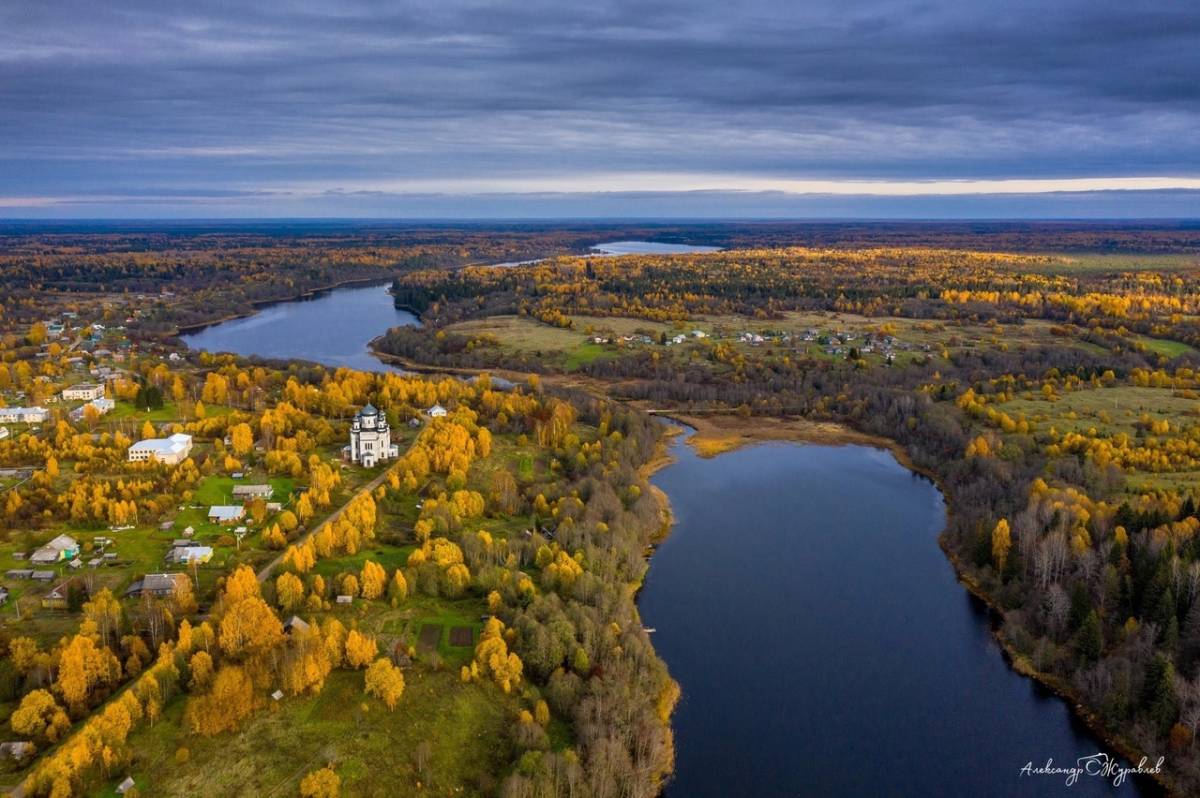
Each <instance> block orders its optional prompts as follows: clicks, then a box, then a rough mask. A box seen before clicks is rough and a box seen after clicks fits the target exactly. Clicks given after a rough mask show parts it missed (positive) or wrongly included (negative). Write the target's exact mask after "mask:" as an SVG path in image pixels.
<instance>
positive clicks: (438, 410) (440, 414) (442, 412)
mask: <svg viewBox="0 0 1200 798" xmlns="http://www.w3.org/2000/svg"><path fill="white" fill-rule="evenodd" d="M425 415H427V416H429V417H430V418H445V417H446V408H444V407H442V406H441V405H434V406H433V407H431V408H429V409H428V410H426V411H425Z"/></svg>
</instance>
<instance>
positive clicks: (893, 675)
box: [185, 286, 1154, 798]
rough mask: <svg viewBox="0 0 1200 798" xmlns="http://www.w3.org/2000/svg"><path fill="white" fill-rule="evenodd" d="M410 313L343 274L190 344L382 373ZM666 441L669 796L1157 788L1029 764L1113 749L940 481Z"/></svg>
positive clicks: (755, 450) (783, 450)
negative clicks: (1020, 619) (970, 550)
mask: <svg viewBox="0 0 1200 798" xmlns="http://www.w3.org/2000/svg"><path fill="white" fill-rule="evenodd" d="M414 323H416V319H415V317H413V316H412V314H409V313H406V312H404V311H399V310H396V309H395V308H394V307H393V305H392V298H391V296H390V295H389V294H388V293H387V290H386V287H385V286H370V287H357V288H342V289H338V290H335V291H331V292H329V293H326V294H323V295H320V296H318V297H316V298H313V299H307V300H301V301H296V302H288V303H282V304H278V305H273V306H271V307H268V308H265V309H263V310H262V311H261V312H260V313H258V314H257V315H255V316H253V317H250V318H246V319H238V320H235V321H231V322H226V323H223V324H218V325H215V326H213V327H209V328H207V329H205V330H202V331H200V332H197V333H195V334H192V335H188V336H185V340H186V341H187V343H188V345H189V346H192V347H196V348H201V349H208V350H211V351H224V352H236V353H238V354H242V355H260V356H263V357H275V358H303V359H307V360H313V361H317V362H320V363H324V364H327V365H330V366H349V367H352V368H358V369H372V370H380V369H384V368H387V366H384V365H383V364H382V363H381V362H380V361H378V360H377V359H375V358H374V357H372V356H371V355H370V353H369V352H368V351H367V348H366V345H367V342H369V341H370V340H371V339H372V338H374V337H375V336H377V335H379V334H381V333H382V332H383V331H384V330H386V329H387V328H388V327H393V326H396V325H401V324H414ZM672 446H673V451H674V454H675V456H676V458H677V459H678V462H676V463H675V464H673V465H671V466H669V467H667V468H666V469H664V470H662V471H660V472H659V473H658V474H657V475H656V477H655V482H656V483H657V484H658V485H659V486H660V487H661V488H663V490H665V491H666V492H667V495H668V496H669V497H670V499H671V504H672V507H673V509H674V512H675V517H676V526H675V528H674V530H673V531H672V533H671V536H670V538H669V539H668V540H667V541H666V542H665V543H664V544H663V546H662V547H661V548H660V549H659V551H658V552H657V553H656V554H655V556H654V558H653V561H652V563H651V568H650V574H649V578H648V580H647V582H646V586H645V588H644V589H643V591H642V593H641V596H640V598H639V604H640V607H641V611H642V614H643V617H644V620H645V623H646V624H647V625H648V626H652V627H657V631H656V632H655V634H654V637H653V639H654V644H655V647H656V648H657V649H658V651H659V652H660V653H661V655H662V657H663V658H664V659H665V660H666V662H667V665H668V666H669V667H670V669H671V673H672V675H673V676H674V677H675V678H676V679H678V680H679V682H680V684H681V685H682V688H683V699H682V701H681V702H680V705H679V708H678V710H677V713H676V715H675V719H674V724H675V742H676V748H677V755H678V759H677V765H678V772H677V775H676V778H675V781H674V782H673V783H672V785H671V786H670V787H669V788H668V798H693V797H699V798H703V797H704V796H721V797H722V798H725V797H727V796H876V795H903V796H943V795H944V796H972V797H973V798H990V796H1010V795H1016V796H1031V795H1062V796H1094V795H1112V794H1116V795H1128V796H1137V795H1152V794H1154V792H1153V791H1152V790H1150V789H1148V788H1146V789H1145V790H1143V789H1139V788H1138V787H1137V786H1134V785H1132V784H1127V785H1126V786H1124V787H1123V788H1121V789H1120V790H1113V789H1111V788H1109V787H1108V786H1107V785H1106V783H1104V782H1102V781H1101V780H1100V779H1097V778H1090V777H1088V778H1083V779H1082V780H1081V781H1080V783H1078V784H1076V785H1075V786H1074V787H1071V788H1067V787H1066V786H1064V784H1063V779H1062V777H1058V776H1054V777H1049V776H1037V777H1026V778H1021V777H1020V776H1019V772H1020V769H1021V767H1022V766H1023V765H1025V764H1026V763H1027V762H1030V761H1032V762H1034V763H1035V764H1038V765H1041V764H1044V763H1045V761H1046V760H1047V759H1048V758H1053V759H1054V762H1055V763H1057V764H1061V765H1070V764H1073V763H1074V762H1075V761H1076V760H1077V759H1078V758H1079V757H1084V756H1089V755H1093V754H1096V753H1097V752H1098V751H1102V750H1104V747H1103V745H1102V744H1101V743H1099V742H1098V741H1097V740H1095V739H1094V738H1092V737H1091V736H1090V734H1089V733H1088V732H1087V730H1086V729H1085V728H1083V727H1082V726H1081V725H1080V724H1078V723H1077V722H1075V721H1074V720H1073V718H1072V717H1071V715H1070V713H1069V712H1068V710H1067V707H1066V705H1065V704H1064V703H1063V702H1062V701H1060V700H1058V699H1057V698H1054V697H1053V696H1049V695H1047V694H1045V693H1044V692H1042V691H1041V690H1040V689H1039V688H1038V687H1037V686H1036V685H1034V683H1033V682H1031V681H1029V680H1027V679H1024V678H1022V677H1020V676H1018V675H1016V674H1015V673H1013V672H1012V671H1011V670H1010V669H1009V668H1008V666H1007V665H1006V664H1005V662H1004V660H1003V658H1002V656H1001V653H1000V651H999V649H998V648H997V646H996V644H995V642H994V641H993V640H992V637H991V634H990V632H989V627H988V623H989V620H988V616H987V614H986V612H985V611H984V610H983V609H982V608H981V607H980V606H979V605H978V604H976V603H974V602H973V601H972V600H971V599H970V598H969V596H968V595H967V593H966V591H965V590H964V589H963V588H962V587H961V586H959V585H958V584H957V582H956V581H955V579H954V574H953V571H952V569H951V567H950V564H949V563H948V562H947V561H946V558H945V557H944V556H943V554H942V552H941V550H940V549H939V548H938V546H937V535H938V533H939V532H940V530H941V529H942V526H943V512H944V510H943V506H942V501H941V498H940V496H939V494H938V491H937V490H936V489H935V488H934V486H933V485H931V484H930V483H929V482H927V481H925V480H923V479H921V478H919V477H916V476H914V475H913V474H912V473H910V472H909V471H907V470H905V469H904V468H903V467H901V466H900V465H899V464H898V463H896V461H895V460H894V459H893V458H892V457H891V455H890V454H887V453H885V452H882V451H878V450H875V449H870V448H865V447H859V446H846V447H836V448H835V447H821V446H801V445H796V444H770V445H763V446H756V447H752V448H747V449H741V450H739V451H735V452H731V453H729V454H725V455H722V456H721V457H718V458H715V459H712V460H702V459H700V458H697V457H696V456H695V455H694V454H693V453H692V452H691V450H690V449H689V448H688V447H687V446H686V445H684V444H683V443H682V438H679V439H676V441H675V442H674V443H673V444H672Z"/></svg>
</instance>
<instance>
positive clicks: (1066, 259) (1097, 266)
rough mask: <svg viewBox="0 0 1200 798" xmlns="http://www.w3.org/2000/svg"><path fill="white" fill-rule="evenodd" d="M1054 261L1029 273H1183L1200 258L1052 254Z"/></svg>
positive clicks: (1095, 253)
mask: <svg viewBox="0 0 1200 798" xmlns="http://www.w3.org/2000/svg"><path fill="white" fill-rule="evenodd" d="M1046 255H1047V256H1048V257H1050V258H1053V259H1054V260H1053V262H1051V263H1048V264H1046V265H1045V266H1041V267H1038V268H1035V269H1027V267H1024V266H1023V267H1022V269H1026V270H1029V271H1035V272H1040V273H1043V274H1072V273H1078V272H1098V273H1104V272H1133V271H1164V272H1172V271H1182V270H1185V269H1195V268H1196V267H1197V266H1198V265H1200V259H1197V257H1196V256H1195V255H1140V254H1128V253H1123V252H1122V253H1114V252H1072V253H1069V254H1068V253H1061V252H1049V253H1046Z"/></svg>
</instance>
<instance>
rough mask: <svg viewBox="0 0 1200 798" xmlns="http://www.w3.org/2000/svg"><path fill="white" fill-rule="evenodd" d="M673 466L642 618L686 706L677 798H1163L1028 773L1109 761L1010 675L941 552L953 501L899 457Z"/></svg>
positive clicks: (983, 617) (760, 456)
mask: <svg viewBox="0 0 1200 798" xmlns="http://www.w3.org/2000/svg"><path fill="white" fill-rule="evenodd" d="M673 452H674V455H675V457H676V458H677V460H678V462H676V463H675V464H673V465H671V466H668V467H667V468H666V469H664V470H662V471H660V472H659V473H658V474H657V475H656V477H655V479H654V482H655V483H656V484H657V485H658V486H659V487H661V488H662V489H663V490H664V491H666V493H667V495H668V496H669V497H670V499H671V506H672V508H673V509H674V512H675V521H676V523H675V527H674V529H673V530H672V532H671V536H670V538H668V540H667V541H666V542H665V543H664V544H663V545H662V546H661V547H660V548H659V550H658V552H657V553H656V554H655V555H654V557H653V559H652V561H651V565H650V574H649V577H648V579H647V582H646V585H645V588H644V589H643V591H642V593H641V595H640V598H639V600H638V604H639V606H640V608H641V612H642V617H643V621H644V622H645V624H646V625H647V626H649V627H654V628H656V631H655V633H654V634H653V640H654V645H655V648H656V649H657V650H658V652H659V653H660V654H661V655H662V657H663V659H665V660H666V662H667V665H668V666H669V668H670V670H671V674H672V675H673V676H674V677H675V678H676V679H677V680H678V681H679V683H680V685H681V687H682V690H683V699H682V701H681V702H680V705H679V707H678V710H677V712H676V715H675V719H674V721H675V744H676V754H677V762H676V764H677V774H676V777H675V780H674V782H673V783H672V784H671V786H669V787H668V789H667V796H668V798H697V797H699V796H714V797H715V796H723V797H724V796H742V795H746V796H874V795H904V796H943V795H944V796H972V797H973V798H983V797H985V796H1012V795H1016V796H1027V795H1029V796H1034V795H1062V796H1093V795H1127V796H1138V795H1147V794H1151V793H1150V792H1143V791H1141V790H1140V789H1139V787H1137V786H1135V785H1132V784H1126V785H1125V786H1124V787H1122V788H1121V789H1119V790H1117V789H1113V788H1112V787H1111V786H1109V785H1108V784H1107V783H1106V782H1104V781H1103V780H1101V779H1099V778H1093V777H1085V778H1083V779H1081V780H1080V782H1079V783H1077V784H1076V785H1075V786H1073V787H1067V786H1066V785H1065V784H1064V783H1063V778H1062V777H1058V776H1036V777H1024V778H1022V777H1021V776H1020V775H1019V773H1020V770H1021V768H1022V767H1023V766H1024V765H1025V764H1026V763H1028V762H1030V761H1032V762H1034V763H1035V764H1037V765H1043V764H1045V762H1046V759H1047V758H1050V757H1053V759H1054V761H1055V762H1056V763H1059V764H1063V765H1073V764H1074V763H1075V761H1076V760H1077V759H1078V758H1080V757H1086V756H1090V755H1094V754H1096V753H1097V752H1098V751H1102V750H1104V746H1103V745H1102V744H1101V743H1100V742H1099V741H1098V740H1096V739H1094V738H1093V737H1092V736H1091V735H1090V734H1089V733H1088V731H1087V729H1086V728H1084V727H1083V726H1082V725H1081V724H1079V723H1078V722H1076V721H1075V720H1074V719H1073V718H1072V716H1071V714H1070V712H1069V711H1068V709H1067V706H1066V705H1065V704H1064V703H1063V702H1062V701H1060V700H1058V699H1057V698H1056V697H1054V696H1051V695H1049V694H1047V693H1045V692H1044V691H1042V690H1041V689H1040V688H1038V687H1037V686H1036V685H1035V684H1034V683H1033V682H1031V681H1030V680H1028V679H1025V678H1022V677H1020V676H1018V675H1017V674H1015V673H1014V672H1013V671H1011V670H1010V669H1009V668H1008V666H1007V665H1006V664H1005V661H1004V659H1003V657H1002V656H1001V652H1000V650H999V648H998V646H997V645H996V643H995V642H994V640H993V639H992V636H991V634H990V631H989V625H988V623H989V621H988V616H987V613H986V611H985V610H984V609H983V608H982V607H981V606H980V605H978V604H977V603H976V602H974V601H973V600H972V599H971V598H970V597H969V596H968V594H967V592H966V591H965V590H964V589H963V588H962V587H961V586H960V585H959V584H958V583H957V582H956V580H955V577H954V573H953V570H952V568H951V566H950V564H949V563H948V562H947V560H946V558H945V556H944V555H943V553H942V551H941V550H940V549H939V548H938V545H937V536H938V534H939V532H940V531H941V530H942V528H943V526H944V506H943V503H942V499H941V496H940V494H939V492H938V491H937V489H936V488H935V487H934V486H933V485H932V484H931V483H930V482H928V481H927V480H925V479H923V478H921V477H918V476H916V475H914V474H912V473H911V472H909V471H908V470H906V469H905V468H903V467H902V466H901V465H899V464H898V463H897V462H896V461H895V459H893V458H892V456H891V454H889V453H887V452H884V451H880V450H876V449H872V448H867V447H862V446H843V447H828V446H809V445H797V444H784V443H779V444H767V445H761V446H755V447H752V448H747V449H741V450H738V451H735V452H731V453H729V454H725V455H722V456H720V457H717V458H715V459H711V460H704V459H701V458H698V457H697V456H696V455H695V454H693V453H692V451H691V449H690V448H689V447H687V446H686V445H685V444H683V443H682V436H680V437H679V438H677V439H676V441H675V442H674V443H673Z"/></svg>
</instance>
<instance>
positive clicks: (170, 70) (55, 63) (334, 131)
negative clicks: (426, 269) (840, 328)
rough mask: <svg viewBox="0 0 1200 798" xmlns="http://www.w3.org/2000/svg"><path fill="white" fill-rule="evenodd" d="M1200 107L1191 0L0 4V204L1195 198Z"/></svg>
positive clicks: (353, 210)
mask: <svg viewBox="0 0 1200 798" xmlns="http://www.w3.org/2000/svg"><path fill="white" fill-rule="evenodd" d="M251 5H253V6H257V7H258V9H257V10H253V9H249V8H247V6H251ZM1197 131H1200V6H1197V4H1196V2H1195V0H1176V1H1175V2H1171V1H1169V0H1139V2H1130V0H1121V1H1120V2H1114V1H1112V0H1037V1H1036V2H1026V0H925V1H921V0H917V1H915V2H910V1H909V0H745V1H743V0H716V1H715V2H709V1H708V0H666V1H664V0H588V2H572V1H571V0H492V1H491V2H486V1H480V2H461V1H460V0H392V1H391V2H374V1H373V0H337V2H333V0H327V1H325V2H316V0H273V1H272V2H269V3H267V2H260V3H249V2H245V0H187V2H172V1H171V0H104V2H96V0H70V1H66V0H5V1H4V2H3V3H0V217H109V216H121V217H159V216H175V217H179V216H182V217H224V216H372V217H497V216H499V217H529V216H537V217H554V216H571V217H579V216H606V217H634V216H641V217H645V216H659V217H737V216H783V217H789V216H791V217H808V216H824V217H840V216H898V217H906V216H920V217H960V216H991V217H1017V216H1059V217H1062V216H1073V217H1087V216H1092V217H1095V216H1100V217H1104V216H1108V217H1116V216H1134V217H1139V216H1140V217H1151V216H1155V217H1168V216H1170V217H1179V216H1187V217H1198V216H1200V134H1198V132H1197Z"/></svg>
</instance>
